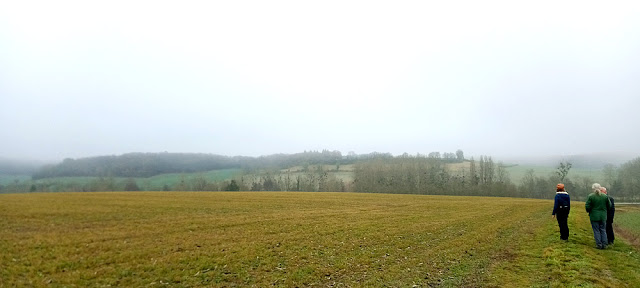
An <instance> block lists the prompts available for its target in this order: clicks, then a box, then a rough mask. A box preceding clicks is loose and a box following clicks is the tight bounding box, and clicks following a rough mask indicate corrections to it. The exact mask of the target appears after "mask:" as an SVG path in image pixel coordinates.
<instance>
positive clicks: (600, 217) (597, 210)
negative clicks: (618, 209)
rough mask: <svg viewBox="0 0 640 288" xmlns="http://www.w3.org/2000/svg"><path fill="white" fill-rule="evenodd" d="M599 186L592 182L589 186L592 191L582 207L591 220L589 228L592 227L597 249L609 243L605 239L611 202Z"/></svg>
mask: <svg viewBox="0 0 640 288" xmlns="http://www.w3.org/2000/svg"><path fill="white" fill-rule="evenodd" d="M600 188H601V186H600V184H598V183H593V185H592V186H591V189H593V193H591V194H589V197H588V198H587V202H586V203H585V204H584V207H585V208H586V209H587V212H588V213H589V220H591V228H592V229H593V238H594V239H595V240H596V247H597V248H598V249H605V248H607V244H608V243H609V240H608V239H607V231H606V226H607V224H606V222H607V211H609V209H610V207H611V202H610V201H609V196H607V194H603V193H602V191H601V190H600Z"/></svg>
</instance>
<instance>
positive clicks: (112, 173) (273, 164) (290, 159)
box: [33, 150, 354, 179]
mask: <svg viewBox="0 0 640 288" xmlns="http://www.w3.org/2000/svg"><path fill="white" fill-rule="evenodd" d="M353 160H354V159H350V158H348V157H342V154H341V153H340V152H339V151H328V150H323V151H322V152H318V151H310V152H304V153H296V154H288V155H287V154H275V155H269V156H261V157H246V156H233V157H230V156H222V155H215V154H203V153H167V152H164V153H128V154H123V155H119V156H98V157H88V158H80V159H70V158H68V159H65V160H64V161H62V163H59V164H56V165H48V166H45V167H43V168H41V169H38V170H37V171H35V172H34V173H33V179H42V178H52V177H77V176H93V177H151V176H155V175H159V174H166V173H193V172H204V171H212V170H219V169H238V168H240V169H245V170H255V169H268V168H273V169H282V168H288V167H292V166H301V165H318V164H332V165H336V164H347V163H349V162H350V161H353Z"/></svg>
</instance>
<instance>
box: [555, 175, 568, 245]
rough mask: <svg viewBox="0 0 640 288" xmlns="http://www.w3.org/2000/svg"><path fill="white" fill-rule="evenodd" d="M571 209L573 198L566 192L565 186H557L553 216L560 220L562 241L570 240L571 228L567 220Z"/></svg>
mask: <svg viewBox="0 0 640 288" xmlns="http://www.w3.org/2000/svg"><path fill="white" fill-rule="evenodd" d="M570 209H571V197H569V193H567V191H565V190H564V184H562V183H560V184H558V185H557V186H556V198H555V202H554V204H553V212H552V213H551V215H552V216H553V217H554V218H556V220H558V226H559V227H560V239H561V240H565V241H566V240H569V226H568V225H567V219H568V218H569V210H570Z"/></svg>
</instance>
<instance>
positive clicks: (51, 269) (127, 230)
mask: <svg viewBox="0 0 640 288" xmlns="http://www.w3.org/2000/svg"><path fill="white" fill-rule="evenodd" d="M552 205H553V203H552V202H551V201H548V200H530V199H513V198H481V197H445V196H425V195H388V194H357V193H294V192H135V193H124V192H108V193H33V194H5V195H0V251H1V252H0V253H1V254H0V287H14V286H29V287H33V286H35V287H39V286H53V287H62V286H66V287H72V286H76V287H87V286H92V287H102V286H112V287H143V286H144V287H164V286H169V287H193V286H213V287H266V286H276V287H296V286H300V287H303V286H307V287H363V286H368V287H382V286H390V287H430V286H441V287H530V286H534V287H568V286H578V285H581V286H587V287H640V275H639V273H637V271H640V257H639V256H638V251H637V250H635V248H633V247H631V246H629V245H627V244H625V243H624V242H622V241H618V242H616V245H615V246H614V247H613V248H611V249H608V250H605V251H600V250H596V249H594V248H593V239H592V236H591V228H590V226H589V221H588V217H586V215H585V214H586V213H584V210H583V207H582V206H580V205H583V204H581V203H575V204H574V205H575V208H574V210H572V213H571V216H570V219H569V227H570V229H571V237H570V240H569V242H568V243H564V242H562V241H560V240H559V239H558V232H557V225H556V223H555V221H554V220H553V219H552V218H551V216H550V212H551V208H552Z"/></svg>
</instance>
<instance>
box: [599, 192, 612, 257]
mask: <svg viewBox="0 0 640 288" xmlns="http://www.w3.org/2000/svg"><path fill="white" fill-rule="evenodd" d="M600 190H601V191H602V193H604V194H606V195H607V197H609V201H610V202H611V208H610V209H609V210H607V229H606V230H607V240H608V242H609V245H611V244H613V240H615V239H616V237H615V236H614V235H613V216H614V215H615V214H616V203H615V201H614V200H613V197H611V195H609V194H608V193H607V188H606V187H602V188H601V189H600Z"/></svg>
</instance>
